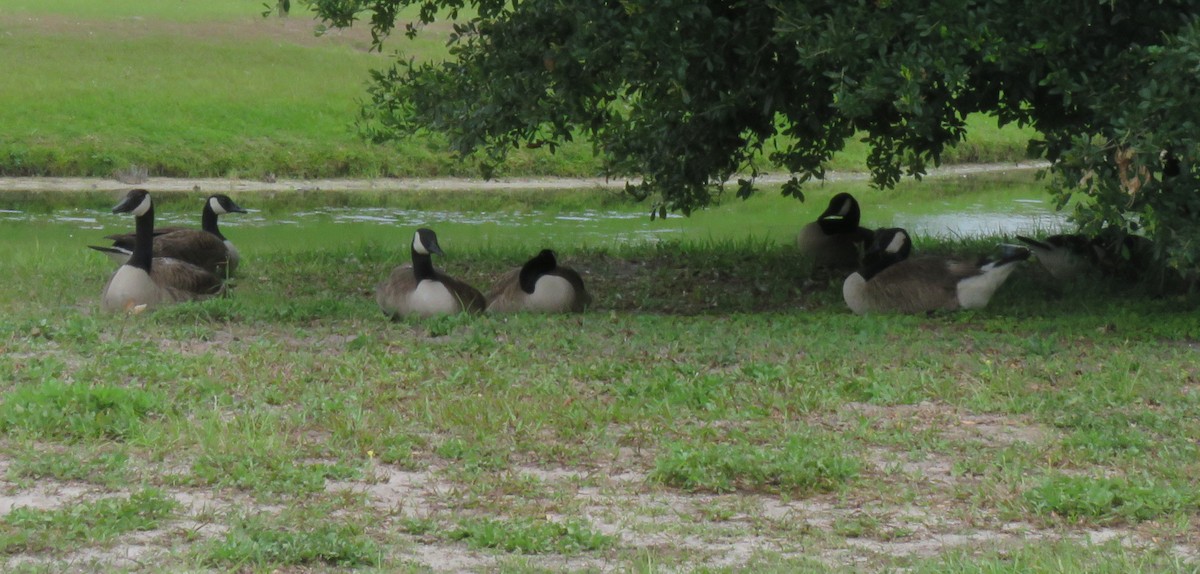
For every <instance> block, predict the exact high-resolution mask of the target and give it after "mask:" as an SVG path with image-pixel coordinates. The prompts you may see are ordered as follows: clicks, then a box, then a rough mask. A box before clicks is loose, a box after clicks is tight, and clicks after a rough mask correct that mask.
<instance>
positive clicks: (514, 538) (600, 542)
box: [445, 519, 613, 554]
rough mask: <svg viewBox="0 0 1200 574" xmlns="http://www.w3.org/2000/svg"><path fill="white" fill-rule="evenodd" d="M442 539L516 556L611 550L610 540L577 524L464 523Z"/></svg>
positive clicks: (516, 521) (580, 523) (484, 521)
mask: <svg viewBox="0 0 1200 574" xmlns="http://www.w3.org/2000/svg"><path fill="white" fill-rule="evenodd" d="M445 536H446V537H448V538H449V539H451V540H461V541H465V542H466V543H467V546H469V547H471V548H488V549H495V550H500V551H502V552H512V553H518V554H546V553H555V554H574V553H577V552H586V551H593V550H601V549H604V548H607V547H609V546H612V544H613V539H612V537H610V536H605V535H603V534H600V533H598V532H596V531H595V530H594V529H593V528H592V527H591V526H589V525H588V524H586V523H584V522H580V521H570V522H566V523H562V524H558V523H552V522H548V521H544V520H490V519H483V520H464V521H462V522H461V523H460V524H459V525H458V526H456V527H453V528H450V529H448V530H447V531H446V532H445Z"/></svg>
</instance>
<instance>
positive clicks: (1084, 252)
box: [1017, 234, 1105, 281]
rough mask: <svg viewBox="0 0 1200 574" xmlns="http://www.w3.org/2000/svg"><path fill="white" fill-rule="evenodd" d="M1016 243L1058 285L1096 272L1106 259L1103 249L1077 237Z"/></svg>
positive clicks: (1063, 236)
mask: <svg viewBox="0 0 1200 574" xmlns="http://www.w3.org/2000/svg"><path fill="white" fill-rule="evenodd" d="M1017 240H1018V241H1020V242H1021V243H1024V244H1025V245H1026V246H1027V247H1028V248H1029V250H1030V251H1031V252H1032V253H1033V255H1034V257H1037V261H1038V263H1039V264H1040V265H1041V266H1042V267H1043V268H1045V269H1046V271H1047V272H1049V273H1050V276H1051V277H1053V278H1055V279H1057V280H1059V281H1070V280H1073V279H1076V278H1079V277H1081V276H1084V275H1086V274H1088V273H1090V272H1092V271H1094V270H1098V269H1099V268H1100V262H1101V260H1103V259H1104V258H1105V253H1104V249H1103V248H1102V247H1101V246H1100V245H1099V244H1098V243H1097V242H1096V241H1095V240H1093V239H1089V238H1087V237H1085V236H1083V235H1079V234H1062V235H1051V236H1049V237H1046V238H1045V239H1042V240H1040V241H1039V240H1037V239H1031V238H1029V237H1025V236H1023V235H1018V236H1017Z"/></svg>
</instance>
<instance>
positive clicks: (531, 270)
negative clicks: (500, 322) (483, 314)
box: [487, 249, 592, 313]
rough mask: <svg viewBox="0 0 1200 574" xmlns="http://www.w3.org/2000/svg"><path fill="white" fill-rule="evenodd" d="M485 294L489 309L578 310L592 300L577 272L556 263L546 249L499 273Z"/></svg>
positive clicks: (552, 255)
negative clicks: (513, 267)
mask: <svg viewBox="0 0 1200 574" xmlns="http://www.w3.org/2000/svg"><path fill="white" fill-rule="evenodd" d="M487 298H488V307H487V311H488V312H489V313H511V312H515V311H533V312H542V313H568V312H573V313H578V312H581V311H583V310H584V308H585V307H587V306H588V305H590V304H591V302H592V296H591V295H589V294H588V292H587V289H586V288H585V287H584V286H583V278H582V277H580V276H579V273H577V272H576V271H575V270H574V269H571V268H570V267H563V266H560V265H559V264H558V259H557V258H556V257H555V254H554V252H553V251H551V250H549V249H543V250H542V251H541V252H539V253H538V254H537V255H535V256H534V257H533V258H532V259H530V260H529V261H527V262H526V263H525V265H522V266H521V267H520V268H519V269H514V270H512V271H510V272H508V273H507V274H505V275H504V276H503V277H501V278H500V280H499V281H498V282H496V285H495V287H493V288H492V291H491V293H488V297H487Z"/></svg>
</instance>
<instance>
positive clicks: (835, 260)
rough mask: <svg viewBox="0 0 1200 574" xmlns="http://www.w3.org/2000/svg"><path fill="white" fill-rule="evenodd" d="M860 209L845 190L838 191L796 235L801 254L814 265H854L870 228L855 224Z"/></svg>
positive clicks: (849, 267) (856, 264) (848, 266)
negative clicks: (814, 219) (821, 210)
mask: <svg viewBox="0 0 1200 574" xmlns="http://www.w3.org/2000/svg"><path fill="white" fill-rule="evenodd" d="M861 218H862V212H861V210H860V209H859V206H858V201H857V200H855V199H854V196H852V195H850V194H849V193H839V194H837V195H835V196H833V197H832V198H830V200H829V206H828V207H826V208H825V211H824V212H822V213H821V215H820V216H819V217H817V220H816V221H813V222H811V223H809V224H808V225H805V226H804V228H803V229H801V230H800V234H799V235H797V236H796V246H797V247H799V248H800V252H801V254H803V255H804V256H805V257H806V258H808V259H809V260H810V261H812V263H813V265H814V266H816V267H825V268H835V269H854V268H855V267H858V264H859V257H860V256H859V253H860V252H861V250H862V249H864V248H866V246H867V245H869V244H870V243H871V240H872V237H873V235H874V232H873V231H871V230H870V229H867V228H865V227H859V225H858V223H859V220H860V219H861Z"/></svg>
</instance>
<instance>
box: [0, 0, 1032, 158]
mask: <svg viewBox="0 0 1200 574" xmlns="http://www.w3.org/2000/svg"><path fill="white" fill-rule="evenodd" d="M261 4H262V2H261V0H214V1H206V2H180V1H173V2H162V1H153V0H122V1H119V2H104V3H94V2H83V1H78V0H74V1H69V2H68V1H56V2H34V1H31V0H0V33H2V37H3V47H4V49H3V50H0V85H4V86H5V89H4V90H0V125H3V126H5V129H4V130H3V132H2V133H0V175H10V176H23V175H46V176H96V177H117V178H134V179H135V178H136V177H137V176H139V175H152V176H173V177H232V178H246V179H260V178H264V179H269V178H272V177H300V178H323V177H342V176H349V177H380V176H399V177H413V176H423V177H434V176H445V175H458V176H477V175H478V170H477V168H476V167H475V166H474V165H473V164H472V163H471V162H465V163H464V162H459V161H456V160H455V159H454V158H452V157H451V156H450V154H449V153H448V151H447V149H446V146H445V145H444V142H442V141H440V140H439V139H438V138H436V137H433V136H420V137H415V138H413V139H411V140H408V141H404V142H400V143H398V144H394V145H388V146H378V145H372V144H369V143H366V142H363V141H361V140H360V139H359V138H358V136H357V133H356V131H355V127H354V121H355V118H356V117H357V115H358V108H359V105H360V103H361V102H362V101H363V100H364V99H365V97H366V91H365V90H366V82H367V79H368V72H369V71H370V70H372V69H379V68H383V67H386V66H387V65H388V64H389V62H390V61H392V58H393V53H392V52H391V51H393V50H398V51H400V52H402V53H403V57H405V58H409V57H411V58H416V59H419V60H420V59H436V58H442V57H444V56H445V54H446V49H445V47H444V42H445V38H446V37H447V35H448V32H449V27H448V25H447V24H437V25H434V26H430V27H429V28H427V29H425V30H424V31H423V33H422V34H421V35H420V36H419V37H418V39H417V40H416V41H408V40H406V39H404V38H403V35H398V36H397V37H395V38H393V39H392V40H391V41H390V42H389V44H388V45H387V50H388V51H387V52H386V53H384V54H379V53H373V52H369V51H368V48H369V46H370V36H369V31H368V30H367V29H366V28H365V27H362V28H354V29H351V30H345V31H334V32H330V33H328V34H325V35H323V36H320V37H318V36H316V35H315V34H314V29H315V27H316V22H315V21H313V20H312V19H311V16H309V15H308V14H306V13H304V12H303V11H297V12H296V13H294V14H293V16H292V17H290V18H285V19H280V18H274V17H272V18H266V19H264V18H262V17H261V16H260V13H261V12H262V10H263V9H262V6H261ZM297 4H298V3H297ZM970 131H971V134H972V137H971V139H970V140H969V141H968V142H966V143H964V144H963V145H962V146H961V147H960V149H958V150H955V151H954V152H952V153H950V154H948V155H947V157H946V158H945V159H946V161H948V162H972V161H1010V160H1014V159H1020V158H1022V157H1023V156H1024V149H1025V140H1027V139H1028V138H1029V137H1030V136H1031V134H1032V132H1030V131H1029V130H1022V129H1018V128H1016V127H1012V126H1010V127H1006V128H1004V129H997V128H996V126H995V121H994V120H992V119H990V118H987V117H976V118H972V120H971V130H970ZM591 152H592V150H591V146H590V144H588V143H586V142H576V143H573V144H569V145H565V146H562V147H561V148H560V149H559V151H558V153H557V154H554V155H551V154H549V153H548V152H545V151H538V150H516V151H515V152H514V154H513V157H512V160H511V162H510V164H509V165H508V166H506V168H505V172H504V174H507V175H516V176H525V175H547V174H552V175H564V176H594V175H598V173H599V169H600V168H599V162H598V161H597V160H596V159H595V158H594V157H593V156H592V153H591ZM865 157H866V150H865V148H864V146H863V145H862V144H861V143H858V142H851V143H850V145H849V146H848V149H847V151H846V152H845V153H844V154H842V155H841V156H839V157H838V158H836V159H835V160H834V161H833V162H832V163H831V167H833V168H835V169H839V170H857V171H862V170H863V169H864V168H865V165H866V164H865Z"/></svg>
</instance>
